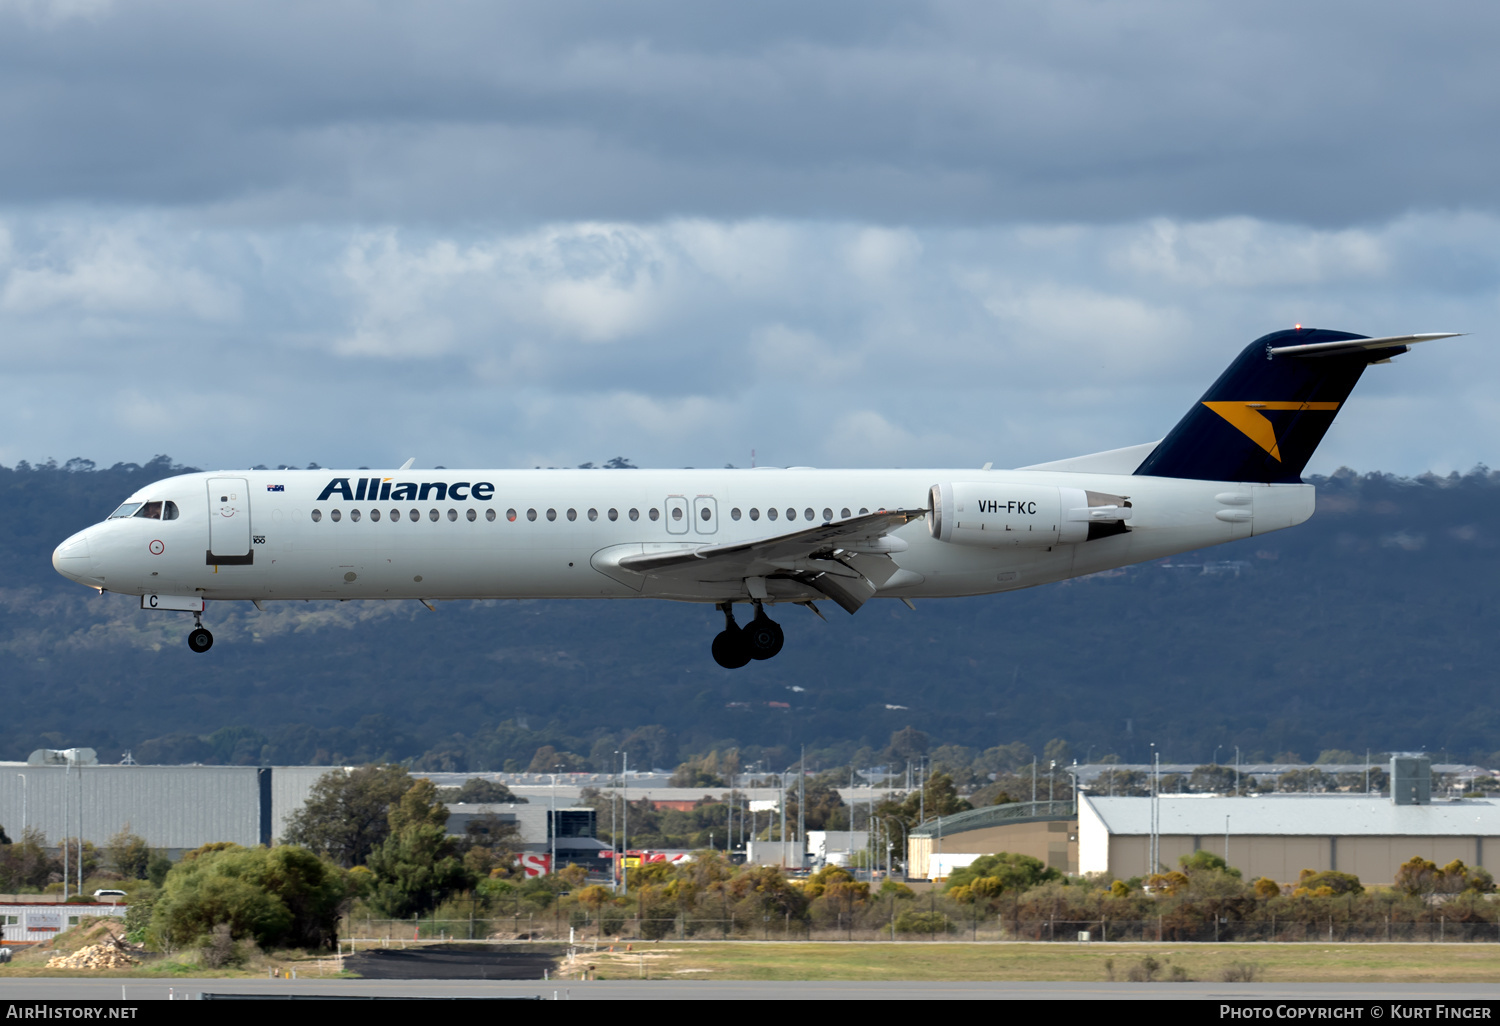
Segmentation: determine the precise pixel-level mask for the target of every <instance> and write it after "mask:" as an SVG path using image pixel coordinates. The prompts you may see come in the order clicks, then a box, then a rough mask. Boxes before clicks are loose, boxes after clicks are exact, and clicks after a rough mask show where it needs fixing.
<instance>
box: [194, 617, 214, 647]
mask: <svg viewBox="0 0 1500 1026" xmlns="http://www.w3.org/2000/svg"><path fill="white" fill-rule="evenodd" d="M193 624H194V626H193V629H192V630H191V631H189V632H188V648H190V649H192V650H193V651H194V652H207V651H208V650H209V649H211V648H213V647H214V636H213V635H212V634H210V633H209V632H208V628H207V627H204V626H203V620H202V619H201V618H199V616H198V615H197V614H194V616H193Z"/></svg>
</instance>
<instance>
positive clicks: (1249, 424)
mask: <svg viewBox="0 0 1500 1026" xmlns="http://www.w3.org/2000/svg"><path fill="white" fill-rule="evenodd" d="M1203 405H1204V406H1207V407H1208V408H1209V409H1210V410H1213V411H1214V412H1215V413H1217V414H1218V415H1219V416H1221V417H1223V418H1224V419H1225V420H1227V421H1229V423H1231V424H1233V425H1234V427H1235V430H1237V431H1239V432H1240V434H1242V435H1244V436H1245V437H1246V438H1248V439H1250V441H1252V442H1254V443H1255V444H1256V445H1258V446H1260V447H1261V448H1262V449H1264V450H1266V452H1268V453H1270V454H1271V457H1272V458H1273V459H1274V460H1276V462H1277V463H1280V462H1281V451H1280V450H1279V449H1277V447H1276V428H1275V427H1274V426H1273V425H1272V424H1271V419H1270V418H1269V417H1267V416H1266V415H1265V414H1264V413H1262V412H1261V411H1263V410H1326V411H1328V412H1333V411H1336V410H1337V409H1338V408H1339V404H1338V403H1300V402H1282V403H1224V402H1216V403H1204V404H1203Z"/></svg>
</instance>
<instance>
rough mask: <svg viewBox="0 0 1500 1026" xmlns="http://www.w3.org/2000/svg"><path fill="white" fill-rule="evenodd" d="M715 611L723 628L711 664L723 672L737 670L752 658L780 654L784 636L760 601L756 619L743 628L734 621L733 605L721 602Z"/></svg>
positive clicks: (765, 657) (716, 641) (717, 639)
mask: <svg viewBox="0 0 1500 1026" xmlns="http://www.w3.org/2000/svg"><path fill="white" fill-rule="evenodd" d="M717 608H718V610H719V612H721V613H723V614H724V629H723V630H722V631H720V632H719V634H718V636H716V637H715V638H714V646H713V653H714V662H716V663H718V664H719V665H720V666H722V667H724V668H725V669H726V670H737V669H739V668H740V667H741V666H744V665H745V664H746V663H748V662H749V661H750V660H752V659H770V658H771V657H772V656H774V655H775V654H776V653H778V652H780V651H781V646H782V645H783V644H785V642H786V635H784V634H783V633H782V631H781V625H780V624H779V623H777V622H776V621H775V620H772V619H771V618H770V617H769V616H767V615H766V611H765V608H764V607H763V606H762V605H761V603H760V601H759V600H757V601H756V603H755V618H754V619H753V620H751V621H750V622H749V623H747V624H746V625H745V626H744V627H741V626H740V625H739V624H737V623H735V622H734V605H733V603H730V602H720V603H719V605H718V607H717Z"/></svg>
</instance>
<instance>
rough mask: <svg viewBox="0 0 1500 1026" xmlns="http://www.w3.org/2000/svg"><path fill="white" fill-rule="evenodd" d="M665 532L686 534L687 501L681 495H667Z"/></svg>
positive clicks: (687, 518)
mask: <svg viewBox="0 0 1500 1026" xmlns="http://www.w3.org/2000/svg"><path fill="white" fill-rule="evenodd" d="M666 513H667V533H668V534H687V530H688V520H689V516H688V501H687V499H685V498H683V497H682V496H681V495H671V496H668V497H667V508H666Z"/></svg>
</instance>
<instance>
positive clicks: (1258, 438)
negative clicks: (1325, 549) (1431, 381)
mask: <svg viewBox="0 0 1500 1026" xmlns="http://www.w3.org/2000/svg"><path fill="white" fill-rule="evenodd" d="M1453 334H1454V333H1452V332H1445V333H1441V334H1430V335H1397V336H1393V337H1390V338H1367V337H1365V336H1363V335H1353V334H1350V333H1349V332H1346V331H1325V330H1321V329H1315V328H1298V329H1295V330H1291V331H1276V332H1272V333H1271V334H1269V335H1265V336H1262V337H1261V338H1258V339H1256V340H1255V341H1254V342H1252V343H1250V345H1249V346H1247V347H1246V348H1245V351H1244V352H1242V353H1240V355H1239V358H1238V359H1236V360H1235V361H1234V363H1232V364H1230V365H1229V369H1228V370H1226V371H1225V372H1224V373H1223V374H1221V375H1220V376H1219V380H1218V381H1215V382H1214V383H1213V385H1212V387H1210V388H1209V390H1208V391H1207V392H1205V393H1204V395H1203V398H1202V399H1201V400H1199V401H1198V402H1197V403H1195V404H1194V405H1193V408H1192V409H1190V410H1188V412H1187V414H1186V416H1184V417H1183V418H1182V419H1181V420H1180V421H1178V422H1177V426H1176V427H1174V428H1173V429H1172V431H1171V433H1170V434H1168V435H1167V437H1166V438H1164V439H1162V441H1161V444H1160V445H1158V446H1157V447H1156V448H1155V449H1154V450H1152V452H1151V455H1150V456H1147V457H1146V461H1145V462H1144V463H1142V464H1141V465H1140V466H1139V467H1137V468H1136V471H1135V472H1136V473H1137V474H1144V475H1148V476H1151V477H1186V478H1195V479H1198V480H1205V481H1260V482H1265V483H1283V482H1286V483H1297V482H1299V481H1301V480H1302V469H1303V468H1304V467H1306V466H1307V461H1308V460H1309V459H1311V458H1312V454H1313V450H1315V449H1316V448H1317V447H1318V443H1319V442H1321V441H1322V440H1323V435H1324V433H1325V432H1327V430H1328V428H1329V426H1330V425H1332V424H1333V418H1334V416H1335V415H1337V413H1338V411H1339V409H1340V408H1341V407H1342V406H1343V404H1344V401H1345V400H1346V399H1348V398H1349V393H1350V392H1352V391H1353V390H1354V386H1355V384H1356V383H1357V382H1358V381H1359V376H1360V375H1361V374H1363V373H1364V369H1365V368H1366V367H1368V366H1369V365H1370V364H1372V363H1384V362H1386V361H1387V360H1389V359H1391V357H1393V356H1399V355H1401V354H1402V353H1404V352H1406V351H1407V349H1408V348H1409V347H1410V346H1411V345H1412V344H1414V343H1417V342H1425V341H1427V340H1429V339H1435V338H1450V337H1452V335H1453Z"/></svg>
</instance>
